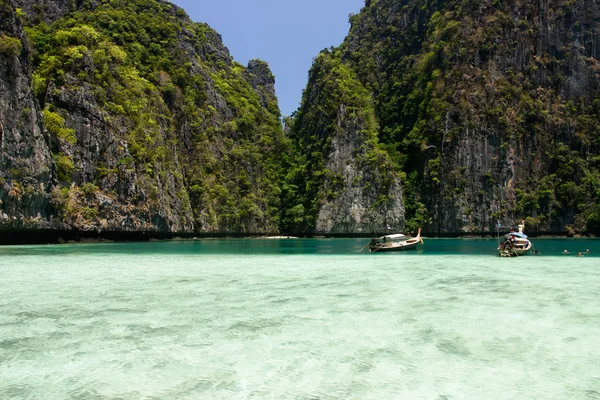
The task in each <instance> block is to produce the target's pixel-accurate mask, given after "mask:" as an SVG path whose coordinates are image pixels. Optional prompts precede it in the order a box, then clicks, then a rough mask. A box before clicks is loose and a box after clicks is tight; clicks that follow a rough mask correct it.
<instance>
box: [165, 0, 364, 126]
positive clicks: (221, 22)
mask: <svg viewBox="0 0 600 400" xmlns="http://www.w3.org/2000/svg"><path fill="white" fill-rule="evenodd" d="M171 2H172V3H173V4H176V5H178V6H180V7H181V8H183V9H184V10H185V11H186V12H187V13H188V15H189V16H190V18H191V19H192V20H193V21H195V22H206V23H207V24H209V25H210V26H211V27H212V28H213V29H214V30H216V31H217V32H218V33H220V34H221V36H222V37H223V44H224V45H225V46H226V47H227V48H228V49H229V51H230V52H231V55H232V56H233V58H234V59H235V61H237V62H239V63H241V64H243V65H247V64H248V61H249V60H251V59H253V58H260V59H261V60H264V61H266V62H268V63H269V67H270V68H271V71H272V72H273V74H274V75H275V90H276V92H277V97H278V98H279V107H280V108H281V113H282V114H283V115H290V114H291V113H292V112H294V111H295V110H296V109H297V108H298V106H299V105H300V100H301V97H302V90H303V89H304V87H305V86H306V82H307V81H308V70H309V69H310V66H311V65H312V60H313V58H314V57H316V56H317V55H318V54H319V52H320V51H321V50H323V49H325V48H328V47H331V46H339V45H340V44H341V43H342V42H343V40H344V38H345V37H346V35H347V34H348V31H349V30H350V24H349V23H348V16H349V14H351V13H354V14H356V13H358V12H359V11H360V9H361V8H362V6H364V0H200V1H198V0H171Z"/></svg>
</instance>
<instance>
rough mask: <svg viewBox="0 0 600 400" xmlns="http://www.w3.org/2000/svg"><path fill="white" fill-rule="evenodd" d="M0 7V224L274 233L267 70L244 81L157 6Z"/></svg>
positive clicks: (175, 15)
mask: <svg viewBox="0 0 600 400" xmlns="http://www.w3.org/2000/svg"><path fill="white" fill-rule="evenodd" d="M1 4H2V10H3V11H2V12H3V15H7V16H8V17H9V18H4V17H3V18H2V21H1V24H2V26H1V27H0V28H1V29H2V31H3V32H6V35H7V36H6V37H7V38H9V37H10V38H16V39H14V40H16V41H11V42H10V43H17V42H18V46H17V45H16V44H15V45H13V47H15V48H17V50H18V51H17V50H15V49H13V48H12V47H11V48H10V49H8V50H5V51H6V52H8V53H10V57H2V60H1V62H0V68H2V70H0V72H1V75H0V79H2V81H1V82H2V88H3V90H2V93H0V101H2V102H5V103H3V107H2V110H0V112H2V114H0V115H1V118H2V124H3V132H6V133H3V134H2V137H3V143H4V142H5V143H7V145H6V146H3V147H2V155H3V159H2V163H3V164H2V166H3V168H2V178H3V187H4V188H3V189H2V191H1V192H0V193H1V194H2V199H3V203H2V205H0V207H2V211H3V212H4V214H5V215H6V216H7V217H8V220H11V221H14V220H15V219H16V220H17V221H20V222H18V223H19V224H21V225H23V224H24V223H25V222H24V221H28V219H30V218H31V217H32V216H35V217H36V218H37V220H36V224H37V225H36V227H39V228H48V227H50V228H55V229H77V230H83V231H141V232H144V231H156V232H221V233H223V232H229V233H258V232H273V231H276V230H277V227H278V213H277V205H278V202H279V191H278V187H279V184H278V182H279V176H280V172H279V166H278V165H277V163H276V162H275V160H276V159H277V158H278V154H279V153H281V152H282V151H284V149H285V146H286V145H285V139H284V137H283V132H282V128H281V124H280V122H279V117H280V114H279V109H278V106H277V99H276V97H275V93H274V78H273V76H272V74H271V73H270V71H269V69H268V66H267V64H266V63H264V62H259V61H252V62H251V63H250V65H249V68H244V67H243V66H241V65H240V64H238V63H236V62H235V61H234V60H233V59H232V58H231V56H230V54H229V51H228V50H227V48H226V47H225V46H223V44H222V42H221V38H220V36H219V35H218V34H217V33H216V32H215V31H214V30H212V29H211V28H210V27H208V26H207V25H205V24H202V23H193V22H192V21H190V19H189V18H188V17H187V15H186V14H185V12H184V11H183V10H181V9H180V8H178V7H176V6H174V5H172V4H170V3H168V2H166V1H155V0H135V1H125V0H117V1H111V2H100V1H92V0H90V1H77V2H73V1H61V0H43V1H42V0H40V1H36V2H33V3H32V2H25V1H22V0H16V1H15V2H13V0H8V1H7V0H3V1H2V3H1ZM23 21H24V22H25V25H26V26H25V28H24V30H25V32H26V34H27V40H25V36H24V34H23V27H22V26H21V23H22V22H23ZM2 38H3V40H4V36H2ZM7 40H9V39H7ZM11 40H12V39H11ZM7 46H8V45H7ZM30 48H31V51H30V50H29V49H30ZM8 53H7V54H8ZM34 95H35V96H34ZM36 100H37V101H36ZM4 104H7V107H4ZM23 110H28V114H26V113H25V111H23ZM17 111H19V112H20V114H18V115H17V114H16V113H17ZM42 116H43V118H42ZM19 146H20V147H19ZM20 160H21V161H20ZM5 166H6V167H5ZM11 171H12V172H11ZM13 187H17V189H18V190H16V191H15V189H14V188H13ZM32 188H33V189H32ZM11 190H12V191H11ZM19 190H22V191H23V193H24V194H23V195H22V196H21V195H19V196H17V195H11V194H10V193H13V194H14V193H20V192H19ZM28 196H29V197H28ZM32 196H37V197H35V199H37V200H35V201H34V200H33V197H32ZM16 199H18V201H19V203H17V200H16ZM38 213H39V216H38ZM21 214H22V215H21ZM5 219H6V218H5ZM15 224H17V222H11V223H10V224H8V223H4V224H3V226H4V228H11V227H14V226H15Z"/></svg>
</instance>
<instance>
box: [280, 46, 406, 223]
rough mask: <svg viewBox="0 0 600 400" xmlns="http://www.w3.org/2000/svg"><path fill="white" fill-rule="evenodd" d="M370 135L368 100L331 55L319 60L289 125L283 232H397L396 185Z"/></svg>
mask: <svg viewBox="0 0 600 400" xmlns="http://www.w3.org/2000/svg"><path fill="white" fill-rule="evenodd" d="M377 130H378V126H377V122H376V118H375V113H374V109H373V102H372V99H371V98H370V96H369V92H368V91H367V90H366V89H365V87H364V86H363V85H362V84H361V83H360V81H359V80H358V78H357V76H356V75H355V74H354V73H353V72H352V71H351V70H350V69H349V68H348V67H347V66H346V65H345V64H344V63H342V62H340V60H339V57H338V55H337V54H335V53H330V52H327V51H326V52H323V53H322V54H320V55H319V57H317V59H316V60H315V64H314V65H313V68H312V69H311V71H310V74H309V83H308V85H307V89H306V91H305V92H304V98H303V101H302V105H301V107H300V109H299V110H298V113H297V115H296V116H295V118H294V120H293V121H292V123H291V124H290V137H291V139H292V142H293V145H294V146H293V147H294V150H295V152H296V154H295V159H294V161H292V163H291V164H292V166H291V167H290V168H288V171H289V173H288V175H287V177H286V180H287V182H286V185H285V186H284V208H283V214H284V217H283V228H284V230H290V231H292V232H303V233H309V234H313V233H316V234H358V233H362V234H371V233H373V232H377V231H379V232H381V229H385V226H386V224H388V225H392V226H394V227H395V228H396V229H402V228H403V226H404V207H403V204H402V188H401V183H400V178H399V176H398V174H397V173H396V170H395V168H394V166H393V165H392V163H391V161H390V159H389V157H388V156H387V154H386V153H385V151H383V150H382V149H381V148H380V146H379V144H378V142H377Z"/></svg>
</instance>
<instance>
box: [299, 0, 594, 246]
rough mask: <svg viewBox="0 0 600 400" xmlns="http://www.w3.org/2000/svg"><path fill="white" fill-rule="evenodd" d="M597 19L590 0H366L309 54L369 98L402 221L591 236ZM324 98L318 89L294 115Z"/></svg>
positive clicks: (446, 228) (459, 230)
mask: <svg viewBox="0 0 600 400" xmlns="http://www.w3.org/2000/svg"><path fill="white" fill-rule="evenodd" d="M598 21H600V9H599V5H598V4H596V3H595V2H589V1H583V0H581V1H572V2H564V1H558V0H547V1H539V2H534V3H531V2H514V1H507V2H454V1H449V2H434V3H431V2H425V1H422V0H410V1H402V2H398V1H394V0H379V1H367V2H366V6H365V7H364V8H363V9H362V10H361V12H360V13H359V14H357V15H353V16H351V18H350V22H351V25H352V27H351V31H350V33H349V35H348V37H347V38H346V40H345V41H344V43H343V44H342V45H341V46H340V47H339V48H337V49H332V50H327V51H324V52H323V53H324V54H328V53H331V54H333V57H334V58H336V59H339V60H340V62H342V63H343V64H344V65H346V66H347V67H348V68H349V69H350V70H351V71H352V72H353V73H354V74H356V76H357V77H358V78H357V79H358V80H359V82H360V83H361V85H362V86H363V87H365V88H367V90H368V91H369V95H370V97H371V98H372V99H373V102H374V112H375V117H376V120H377V123H378V139H379V143H380V144H382V145H383V147H384V148H385V149H386V150H387V151H389V156H390V157H391V158H392V159H393V160H394V164H395V165H394V167H395V168H396V169H397V170H399V171H400V174H401V176H402V177H403V204H404V207H405V209H406V221H407V224H408V225H410V226H411V227H416V226H422V227H423V228H424V231H426V232H430V233H437V234H440V235H445V234H463V233H471V232H472V233H486V232H488V233H491V232H495V231H496V226H497V223H498V221H500V222H501V223H502V224H503V225H504V226H507V225H513V224H517V223H520V222H521V221H526V226H527V229H528V231H530V232H535V231H537V232H553V233H555V232H566V233H573V232H589V233H594V232H596V233H597V232H600V201H599V200H598V199H599V198H600V197H599V195H600V192H599V191H598V189H597V187H598V185H599V184H600V179H599V178H598V176H599V173H600V170H599V167H600V165H599V164H598V162H597V160H598V155H599V154H600V142H599V141H598V136H597V131H598V127H600V119H599V117H598V115H600V113H599V106H600V103H599V101H598V99H599V98H600V73H599V71H600V61H599V59H598V54H599V51H600V41H599V40H598V39H599V37H598V36H599V35H600V32H599V31H598ZM317 60H318V58H317ZM317 62H318V61H315V63H317ZM320 79H338V80H343V76H342V75H337V76H326V77H322V78H320ZM320 79H318V80H315V81H309V84H308V85H309V86H308V87H307V89H306V91H305V99H309V96H310V95H311V90H312V89H311V86H312V85H316V86H318V85H319V84H320V83H319V82H320ZM338 96H339V95H338V94H337V93H331V92H326V91H325V92H323V95H322V97H321V98H319V99H316V98H313V99H310V104H312V106H311V105H307V106H306V107H307V110H305V111H302V109H301V112H303V113H304V114H306V115H310V114H312V113H318V110H319V109H321V108H323V107H325V105H326V104H328V102H330V101H333V99H335V98H336V97H338ZM320 117H321V118H325V119H327V120H328V122H324V123H323V125H327V124H333V123H335V122H336V120H337V115H335V114H333V113H328V114H327V115H321V116H320Z"/></svg>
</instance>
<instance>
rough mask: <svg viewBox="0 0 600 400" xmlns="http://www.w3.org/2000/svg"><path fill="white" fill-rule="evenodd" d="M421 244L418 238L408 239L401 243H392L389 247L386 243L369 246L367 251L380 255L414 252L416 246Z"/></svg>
mask: <svg viewBox="0 0 600 400" xmlns="http://www.w3.org/2000/svg"><path fill="white" fill-rule="evenodd" d="M420 243H421V239H420V238H413V239H409V240H407V241H405V242H403V243H393V244H391V245H389V244H387V243H381V244H379V245H376V246H369V250H370V252H371V253H375V252H377V253H381V252H389V251H407V250H416V249H417V246H418V245H419V244H420Z"/></svg>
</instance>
